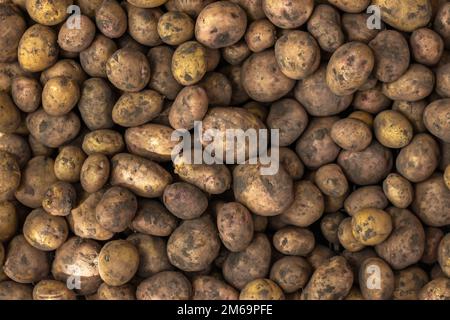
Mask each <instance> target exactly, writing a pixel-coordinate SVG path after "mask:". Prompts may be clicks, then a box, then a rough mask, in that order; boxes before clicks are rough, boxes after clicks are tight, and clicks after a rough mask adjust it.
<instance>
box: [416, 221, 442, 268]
mask: <svg viewBox="0 0 450 320" xmlns="http://www.w3.org/2000/svg"><path fill="white" fill-rule="evenodd" d="M443 237H444V232H443V231H442V230H441V229H439V228H433V227H427V228H425V250H424V252H423V255H422V258H421V260H420V261H421V262H423V263H426V264H433V263H435V262H436V261H437V259H438V247H439V243H440V242H441V240H442V238H443Z"/></svg>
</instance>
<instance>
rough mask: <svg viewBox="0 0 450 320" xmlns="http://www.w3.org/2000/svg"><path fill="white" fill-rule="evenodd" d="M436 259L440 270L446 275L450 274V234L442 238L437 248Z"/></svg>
mask: <svg viewBox="0 0 450 320" xmlns="http://www.w3.org/2000/svg"><path fill="white" fill-rule="evenodd" d="M438 261H439V265H440V266H441V269H442V271H443V272H444V273H445V275H446V276H447V277H448V275H449V274H450V236H449V235H448V234H446V235H445V237H443V238H442V240H441V242H440V244H439V248H438Z"/></svg>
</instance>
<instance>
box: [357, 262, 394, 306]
mask: <svg viewBox="0 0 450 320" xmlns="http://www.w3.org/2000/svg"><path fill="white" fill-rule="evenodd" d="M359 283H360V288H361V293H362V295H363V297H364V298H365V299H367V300H387V299H390V298H391V297H392V294H393V293H394V288H395V279H394V273H393V272H392V269H391V268H390V267H389V265H388V264H387V263H386V262H384V261H383V260H382V259H380V258H369V259H367V260H365V261H364V262H363V263H362V265H361V268H360V270H359Z"/></svg>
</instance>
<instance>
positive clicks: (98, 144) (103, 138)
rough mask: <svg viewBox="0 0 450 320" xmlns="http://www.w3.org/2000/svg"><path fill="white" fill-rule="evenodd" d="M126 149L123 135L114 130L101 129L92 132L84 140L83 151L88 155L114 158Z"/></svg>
mask: <svg viewBox="0 0 450 320" xmlns="http://www.w3.org/2000/svg"><path fill="white" fill-rule="evenodd" d="M124 147H125V143H124V141H123V138H122V135H121V134H120V133H119V132H117V131H114V130H110V129H101V130H95V131H91V132H89V133H88V134H86V135H85V136H84V138H83V146H82V148H83V151H84V152H85V153H86V154H87V155H91V154H94V153H102V154H105V155H107V156H112V155H114V154H117V153H119V152H121V151H122V150H123V149H124Z"/></svg>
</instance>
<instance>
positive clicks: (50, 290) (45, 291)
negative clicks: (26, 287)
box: [33, 280, 77, 300]
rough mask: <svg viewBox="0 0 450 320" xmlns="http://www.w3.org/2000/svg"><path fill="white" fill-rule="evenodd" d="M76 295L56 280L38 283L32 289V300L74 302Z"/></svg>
mask: <svg viewBox="0 0 450 320" xmlns="http://www.w3.org/2000/svg"><path fill="white" fill-rule="evenodd" d="M76 299H77V296H76V294H75V293H74V292H73V291H72V290H70V289H69V288H67V285H66V284H65V283H63V282H61V281H56V280H42V281H39V282H38V283H37V284H36V285H35V286H34V289H33V300H76Z"/></svg>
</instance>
